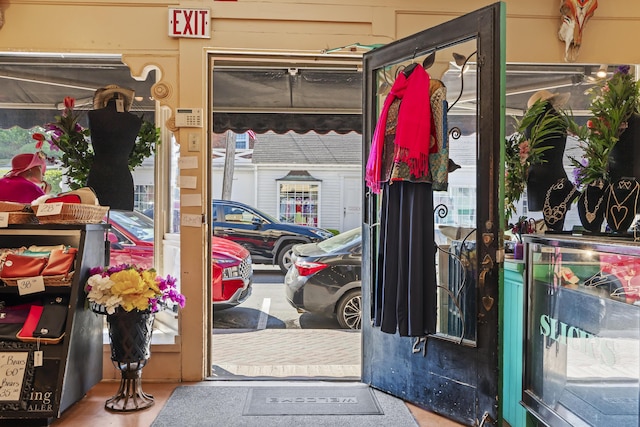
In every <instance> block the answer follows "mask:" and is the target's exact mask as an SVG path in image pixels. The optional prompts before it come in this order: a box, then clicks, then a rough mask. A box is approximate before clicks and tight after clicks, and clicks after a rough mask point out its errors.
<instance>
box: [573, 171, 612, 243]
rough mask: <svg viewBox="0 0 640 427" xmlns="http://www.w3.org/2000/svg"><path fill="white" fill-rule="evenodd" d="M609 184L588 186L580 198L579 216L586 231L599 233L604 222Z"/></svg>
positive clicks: (599, 183)
mask: <svg viewBox="0 0 640 427" xmlns="http://www.w3.org/2000/svg"><path fill="white" fill-rule="evenodd" d="M607 188H608V184H605V183H603V182H598V183H597V184H591V185H588V186H587V187H586V188H585V190H584V191H583V192H582V194H580V197H579V198H578V216H579V217H580V222H581V223H582V226H583V227H584V229H585V230H588V231H591V232H593V233H597V232H599V231H600V230H601V228H602V223H603V222H604V212H605V210H606V207H607V202H606V200H605V199H606V197H607Z"/></svg>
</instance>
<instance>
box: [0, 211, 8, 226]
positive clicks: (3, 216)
mask: <svg viewBox="0 0 640 427" xmlns="http://www.w3.org/2000/svg"><path fill="white" fill-rule="evenodd" d="M8 226H9V212H0V228H6V227H8Z"/></svg>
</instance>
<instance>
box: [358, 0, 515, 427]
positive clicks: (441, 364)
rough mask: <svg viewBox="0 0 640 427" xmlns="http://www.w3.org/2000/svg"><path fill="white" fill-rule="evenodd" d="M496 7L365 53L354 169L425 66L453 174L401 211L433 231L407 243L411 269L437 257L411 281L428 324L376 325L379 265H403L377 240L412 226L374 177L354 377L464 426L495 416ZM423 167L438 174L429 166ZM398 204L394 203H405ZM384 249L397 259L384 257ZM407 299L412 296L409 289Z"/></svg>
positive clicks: (499, 134) (382, 278) (500, 42)
mask: <svg viewBox="0 0 640 427" xmlns="http://www.w3.org/2000/svg"><path fill="white" fill-rule="evenodd" d="M504 7H505V6H504V4H502V3H496V4H494V5H491V6H488V7H485V8H483V9H480V10H478V11H476V12H473V13H470V14H467V15H464V16H462V17H460V18H457V19H454V20H452V21H449V22H446V23H443V24H441V25H438V26H437V27H434V28H430V29H427V30H425V31H423V32H420V33H418V34H415V35H413V36H410V37H407V38H405V39H402V40H398V41H396V42H393V43H391V44H389V45H386V46H384V47H382V48H379V49H376V50H374V51H372V52H369V53H367V54H365V55H364V90H365V94H364V124H363V127H364V129H363V136H364V138H363V140H364V150H363V152H364V153H365V156H364V157H365V159H364V162H365V164H364V165H363V167H365V169H366V163H367V161H368V158H369V156H370V153H371V151H374V150H372V149H371V145H372V140H373V138H374V131H375V129H376V124H377V123H378V121H379V119H380V116H381V115H383V114H388V115H389V117H390V115H391V113H390V112H388V111H387V110H385V107H384V105H385V100H386V99H387V98H388V97H389V96H390V95H389V93H390V89H391V88H392V87H394V88H395V83H396V82H397V81H398V77H399V76H400V73H406V70H409V69H411V68H412V67H415V66H416V64H417V65H419V66H421V67H422V68H423V69H425V70H426V72H427V74H428V76H429V77H430V82H429V83H428V84H433V83H434V81H437V80H439V81H440V82H441V83H442V84H443V86H444V87H445V91H446V104H443V105H440V106H438V105H437V103H434V98H433V95H431V113H432V117H434V118H435V121H434V124H432V126H436V128H437V129H438V130H439V131H441V132H442V133H443V135H447V137H443V138H441V143H440V144H441V147H440V150H439V154H440V155H441V156H444V157H445V158H446V157H447V156H448V157H449V159H450V160H451V161H452V162H453V163H447V166H448V168H449V170H450V171H451V172H450V173H449V174H448V175H447V174H444V176H445V177H446V179H444V180H443V179H442V176H439V177H438V180H437V181H438V185H436V179H435V176H434V179H433V185H432V188H429V190H428V192H426V193H425V192H424V191H423V190H424V188H425V187H419V188H420V191H419V192H418V193H416V194H415V195H412V196H411V197H414V199H412V200H413V201H416V200H422V199H424V195H425V194H426V195H427V196H428V197H431V195H432V197H433V205H430V204H429V203H427V204H425V206H427V207H428V209H429V210H431V209H433V211H432V212H431V211H430V212H425V213H424V215H423V216H422V217H421V218H416V217H415V214H412V215H413V217H411V218H409V219H410V220H411V221H414V222H416V223H419V224H420V225H421V226H428V227H431V226H433V228H434V230H433V234H431V233H430V232H429V233H426V234H423V235H424V236H431V237H429V238H428V239H427V240H430V239H433V240H434V243H433V245H431V242H430V241H426V242H423V246H422V247H423V248H424V251H421V250H419V251H417V253H416V251H415V250H412V251H411V252H412V253H411V254H410V258H411V259H412V262H413V266H411V267H409V268H414V267H415V266H416V265H418V264H424V265H431V264H434V265H435V275H434V276H429V275H427V277H434V278H435V279H434V280H425V281H424V282H421V283H419V284H418V285H419V286H418V288H419V289H420V292H423V293H424V295H430V298H431V299H430V301H435V306H436V307H437V309H436V315H435V320H432V321H431V324H430V327H429V328H425V329H424V330H426V331H427V332H425V333H424V334H420V333H416V332H415V329H414V330H413V331H412V332H410V333H409V334H407V333H406V332H401V330H400V328H398V329H397V330H396V332H395V333H393V332H390V331H389V330H387V331H386V332H383V329H384V327H379V326H377V325H379V324H380V322H379V321H380V317H381V311H380V310H379V308H377V307H379V301H380V300H382V301H383V302H382V304H383V305H384V304H387V303H388V301H390V297H389V298H387V297H386V296H383V297H381V296H380V295H386V294H384V292H387V291H388V289H387V288H386V287H387V286H389V283H390V282H391V281H390V280H389V279H388V278H387V273H386V271H387V269H388V268H396V269H397V268H399V267H398V266H397V265H399V264H403V263H404V261H405V260H403V259H402V257H400V259H398V256H397V254H396V253H395V251H392V250H390V249H389V247H388V246H385V244H386V243H385V242H388V241H389V239H391V238H393V237H394V236H393V233H405V234H409V235H411V236H412V238H413V237H414V235H413V234H412V233H413V231H412V230H414V229H413V228H405V229H404V231H402V230H403V229H402V228H400V229H399V228H398V227H396V224H391V225H392V226H389V224H388V221H389V219H390V216H389V215H390V214H387V213H385V214H384V215H383V214H382V212H389V211H388V208H389V206H390V205H391V204H392V200H391V199H392V197H391V194H392V191H400V190H398V188H399V187H397V186H396V187H393V185H397V184H395V183H393V184H391V185H388V184H387V186H386V187H385V186H384V185H383V188H382V190H381V192H379V193H378V192H374V191H372V190H370V189H369V188H367V191H365V196H364V206H365V211H364V230H363V238H364V256H363V299H364V301H363V303H364V305H363V307H365V310H364V314H363V315H364V318H363V328H362V332H363V380H364V381H365V382H367V383H369V384H371V386H373V387H375V388H377V389H380V390H383V391H386V392H388V393H390V394H392V395H395V396H398V397H400V398H402V399H404V400H406V401H409V402H412V403H415V404H416V405H418V406H420V407H423V408H426V409H429V410H431V411H434V412H436V413H439V414H442V415H444V416H446V417H448V418H451V419H454V420H456V421H458V422H460V423H463V424H465V425H492V424H493V425H495V424H494V423H496V420H497V419H498V393H499V390H498V280H499V267H500V265H501V264H500V263H501V262H502V259H501V253H502V252H501V251H498V248H500V246H501V244H502V238H501V235H502V228H503V225H502V219H501V215H500V213H501V212H502V211H503V210H502V205H503V201H502V200H500V198H499V185H500V176H501V173H502V172H501V170H502V169H501V167H500V165H501V154H500V147H501V141H504V125H503V123H504V121H503V118H504V109H503V105H504V102H503V100H504V89H503V88H504V84H503V82H504V77H503V76H504V64H505V59H504V35H503V31H504V27H505V11H504ZM414 70H415V68H414ZM412 72H413V73H415V72H416V71H412ZM409 75H411V74H409ZM403 79H404V77H403ZM406 79H407V80H406V81H409V79H411V77H407V78H406ZM431 87H433V86H431ZM407 90H408V89H407ZM394 93H396V92H394ZM406 99H407V98H406V95H405V99H403V100H402V101H401V102H400V104H399V105H400V107H399V111H400V112H399V113H398V114H399V115H401V114H403V108H404V106H403V104H404V103H406V102H407V101H406ZM405 105H409V104H408V103H407V104H405ZM438 108H440V110H439V111H438ZM385 111H387V112H386V113H385ZM389 111H391V110H389ZM396 111H398V110H396ZM405 111H406V110H405ZM437 113H439V114H437ZM399 115H398V128H399V126H400V125H399V120H400V118H399V117H400V116H399ZM405 126H406V125H405ZM388 129H389V128H388V127H387V130H388ZM396 135H397V134H396ZM384 147H385V149H386V148H387V146H386V145H385V146H384ZM392 147H393V145H392ZM396 147H397V146H396ZM447 150H448V154H447ZM374 152H375V151H374ZM429 167H430V168H431V172H433V173H435V172H436V167H435V166H433V167H432V165H429ZM415 185H417V186H419V185H423V184H415ZM385 191H386V192H387V194H386V195H385ZM402 191H404V190H402ZM403 194H405V193H403ZM385 197H387V199H385ZM403 197H404V195H403ZM402 203H404V202H402ZM399 206H400V210H402V209H404V206H405V205H404V204H400V205H399ZM396 207H397V205H396ZM425 209H426V208H425ZM396 210H397V209H396ZM405 214H406V211H405ZM400 216H401V217H402V218H401V220H402V221H407V215H404V216H403V215H402V212H401V213H400ZM411 227H413V225H412V226H411ZM398 230H401V231H398ZM396 237H397V236H396ZM406 237H407V236H401V238H400V239H399V241H400V242H401V243H400V246H402V242H406V241H407V240H410V239H407V238H406ZM436 245H437V246H436ZM401 251H402V247H400V252H401ZM390 257H394V258H393V259H392V260H391V261H389V259H390ZM421 257H422V258H421ZM394 277H395V276H394ZM398 277H400V276H398ZM400 281H401V280H399V282H400ZM402 285H406V284H404V283H394V284H393V286H394V290H393V291H394V292H395V287H397V288H398V289H401V288H403V286H402ZM415 285H416V284H415V283H414V284H409V285H408V287H409V289H412V286H415ZM381 289H383V291H381ZM413 289H416V288H413ZM389 292H391V291H389ZM398 292H400V291H398ZM413 295H415V294H413ZM385 298H386V299H385ZM398 298H399V299H400V297H398ZM407 298H408V299H409V301H411V299H412V298H413V296H412V295H411V294H410V295H409V296H408V297H407ZM422 298H424V297H422ZM389 304H390V303H389ZM424 307H425V308H426V309H425V310H424V311H425V312H432V310H431V309H430V308H429V307H431V306H430V305H429V304H426V305H424ZM385 309H386V308H385ZM383 311H384V310H383ZM400 311H401V310H399V309H398V313H399V312H400ZM385 313H386V312H385ZM427 314H428V313H427ZM385 315H387V316H388V314H385ZM398 316H399V317H402V315H401V314H399V315H398ZM425 318H427V319H428V318H429V316H425ZM426 323H429V322H428V321H427V322H426ZM387 329H388V328H387ZM420 330H423V329H420Z"/></svg>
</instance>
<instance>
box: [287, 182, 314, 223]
mask: <svg viewBox="0 0 640 427" xmlns="http://www.w3.org/2000/svg"><path fill="white" fill-rule="evenodd" d="M278 187H279V189H278V200H279V212H278V218H280V221H282V222H288V223H292V224H302V225H311V226H314V227H317V226H318V224H319V218H318V207H319V203H318V202H319V197H320V184H319V183H317V182H287V181H280V182H279V183H278Z"/></svg>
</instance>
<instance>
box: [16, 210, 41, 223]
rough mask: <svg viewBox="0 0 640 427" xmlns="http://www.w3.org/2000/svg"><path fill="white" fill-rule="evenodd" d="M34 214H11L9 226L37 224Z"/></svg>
mask: <svg viewBox="0 0 640 427" xmlns="http://www.w3.org/2000/svg"><path fill="white" fill-rule="evenodd" d="M37 223H38V218H36V216H35V215H34V214H33V212H9V224H37Z"/></svg>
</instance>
